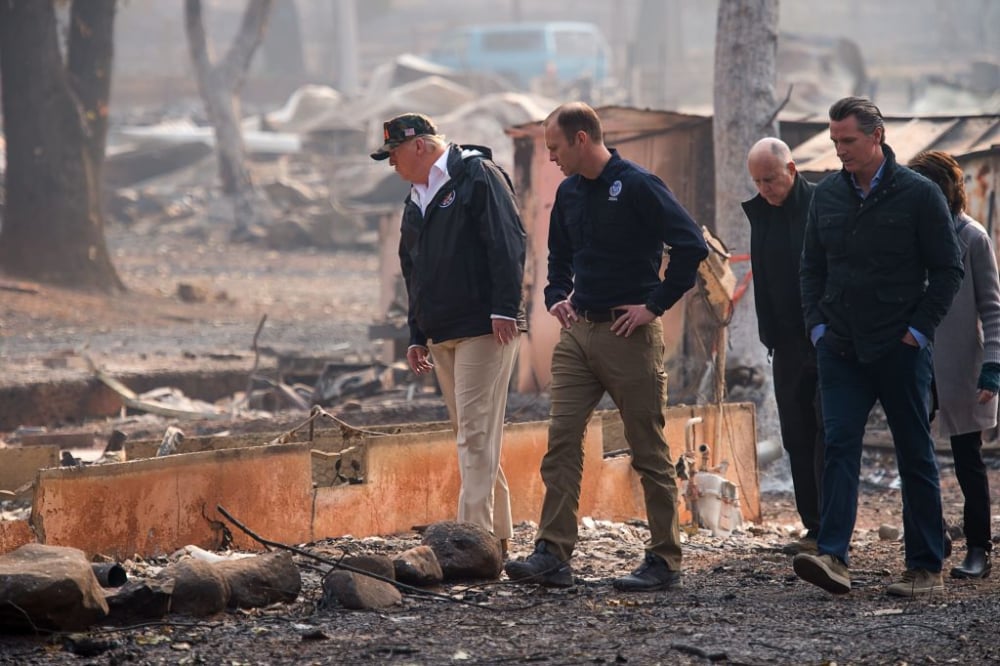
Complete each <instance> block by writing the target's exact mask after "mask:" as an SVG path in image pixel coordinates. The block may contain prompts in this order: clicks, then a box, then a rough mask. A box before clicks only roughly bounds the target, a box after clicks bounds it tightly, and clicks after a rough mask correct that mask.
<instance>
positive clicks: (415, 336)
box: [371, 113, 527, 550]
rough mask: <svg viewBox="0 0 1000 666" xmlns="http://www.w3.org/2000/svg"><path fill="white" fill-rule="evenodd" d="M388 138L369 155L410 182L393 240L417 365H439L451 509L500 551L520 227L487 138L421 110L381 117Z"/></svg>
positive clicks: (506, 500)
mask: <svg viewBox="0 0 1000 666" xmlns="http://www.w3.org/2000/svg"><path fill="white" fill-rule="evenodd" d="M384 139H385V143H384V145H383V146H382V147H381V148H379V149H378V150H377V151H375V152H374V153H372V155H371V157H372V159H375V160H384V159H387V158H388V160H389V164H390V165H392V166H393V167H395V169H396V172H397V173H398V174H399V175H400V177H401V178H403V179H404V180H407V181H409V182H410V183H411V185H412V187H411V188H410V194H409V196H407V198H406V201H405V202H404V204H403V206H404V208H403V220H402V227H401V236H400V243H399V259H400V264H401V266H402V272H403V279H404V281H405V282H406V290H407V293H408V296H409V326H410V346H409V349H408V350H407V352H406V359H407V362H408V363H409V365H410V368H411V369H412V370H413V372H415V373H416V374H418V375H420V374H424V373H426V372H429V371H430V370H431V369H434V371H435V373H436V375H437V380H438V384H439V385H440V387H441V393H442V394H443V395H444V399H445V403H446V404H447V406H448V414H449V416H450V417H451V422H452V427H453V428H454V429H455V433H456V438H457V442H458V464H459V472H460V474H461V479H462V487H461V491H460V494H459V499H458V520H459V521H462V522H471V523H475V524H477V525H479V526H480V527H483V528H484V529H486V530H488V531H490V532H492V533H493V534H494V535H495V536H496V537H497V538H499V539H500V540H501V545H502V548H503V549H504V550H506V543H507V539H509V538H510V537H511V536H512V534H513V532H512V525H511V514H510V496H509V491H508V488H507V480H506V478H504V474H503V470H502V469H501V467H500V447H501V441H502V435H503V421H504V411H505V409H506V406H507V389H508V384H509V383H510V377H511V373H512V371H513V368H514V360H515V357H516V355H517V349H518V342H519V339H518V334H519V333H520V332H522V331H526V330H527V323H526V322H527V319H526V317H525V312H524V306H523V298H522V293H521V284H522V279H523V277H524V259H525V232H524V227H523V226H522V225H521V218H520V217H519V215H518V210H517V203H516V201H515V200H514V189H513V185H512V184H511V182H510V179H509V178H508V177H507V174H506V173H505V172H504V171H503V170H502V169H501V168H500V167H499V166H497V164H495V163H494V162H493V160H492V154H491V152H490V150H489V149H488V148H484V147H482V146H458V145H455V144H449V143H447V142H446V141H445V140H444V137H443V136H440V135H439V134H438V132H437V128H436V127H435V126H434V123H433V122H432V121H431V120H430V118H428V117H427V116H424V115H420V114H416V113H407V114H403V115H401V116H397V117H395V118H393V119H392V120H389V121H387V122H386V123H385V124H384ZM431 358H433V360H434V362H433V363H432V362H431Z"/></svg>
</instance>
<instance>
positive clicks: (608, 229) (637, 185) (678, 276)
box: [505, 102, 708, 591]
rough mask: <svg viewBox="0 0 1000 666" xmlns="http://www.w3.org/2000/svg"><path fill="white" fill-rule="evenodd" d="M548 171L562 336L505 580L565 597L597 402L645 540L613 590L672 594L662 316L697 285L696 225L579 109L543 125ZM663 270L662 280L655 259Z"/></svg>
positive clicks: (675, 563) (677, 558)
mask: <svg viewBox="0 0 1000 666" xmlns="http://www.w3.org/2000/svg"><path fill="white" fill-rule="evenodd" d="M545 146H546V148H548V151H549V160H550V161H552V162H555V163H556V164H558V165H559V168H560V169H561V170H562V172H563V174H564V175H565V176H566V179H565V180H563V181H562V183H561V184H560V185H559V189H558V190H557V191H556V199H555V202H554V203H553V205H552V212H551V215H550V219H549V272H548V285H547V286H546V287H545V305H546V307H548V309H549V313H550V314H551V315H552V316H553V317H555V318H556V319H558V320H559V323H560V325H561V326H562V331H561V333H560V335H559V342H558V344H556V348H555V350H554V351H553V352H552V388H551V395H552V408H551V414H550V416H551V418H550V423H549V445H548V450H547V451H546V453H545V457H544V458H543V459H542V469H541V473H542V481H543V482H544V483H545V500H544V501H543V503H542V517H541V519H540V520H539V524H538V533H537V534H536V536H535V551H534V552H533V553H532V554H531V555H529V556H528V557H527V558H525V559H524V560H522V561H511V562H508V563H507V566H506V567H505V570H506V572H507V575H508V576H509V577H510V578H511V580H514V581H519V582H526V583H537V584H541V585H547V586H552V587H568V586H570V585H573V573H572V569H571V568H570V565H569V564H568V561H569V559H570V557H571V556H572V554H573V549H574V547H575V546H576V540H577V521H578V515H577V512H578V509H579V502H580V482H581V478H582V474H583V437H584V431H585V429H586V427H587V422H588V421H589V419H590V416H591V414H593V412H594V408H595V407H596V406H597V403H598V401H600V399H601V397H602V396H603V395H604V393H605V391H606V392H607V393H608V394H609V395H610V396H611V398H612V400H614V401H615V404H616V405H617V406H618V409H619V411H620V412H621V416H622V421H623V423H624V425H625V439H626V441H627V442H628V446H629V449H630V450H631V452H632V468H633V469H635V471H636V472H637V473H638V474H639V476H640V477H641V479H642V488H643V494H644V499H645V502H646V517H647V519H648V521H649V533H650V540H649V543H648V545H647V547H646V552H645V554H644V557H643V562H642V564H640V565H639V567H638V568H636V569H635V571H633V572H632V573H631V574H630V575H627V576H623V577H621V578H617V579H615V580H614V582H613V585H614V587H615V588H616V589H618V590H623V591H655V590H666V589H671V588H675V587H677V586H678V585H680V583H681V541H680V533H679V528H678V523H677V480H676V470H675V468H674V465H673V464H672V463H671V461H670V451H669V450H668V448H667V441H666V439H665V436H664V432H663V429H664V426H665V425H666V402H667V373H666V372H665V371H664V369H663V354H664V341H663V325H662V323H661V321H660V315H662V314H663V313H664V311H666V310H667V309H669V308H670V307H672V306H673V305H674V304H675V303H677V302H678V301H679V300H680V299H681V297H682V296H683V295H684V292H686V291H687V290H688V289H690V288H691V287H692V286H694V283H695V278H696V276H697V273H698V264H700V263H701V261H702V260H703V259H704V258H705V257H706V256H707V254H708V247H707V246H706V244H705V238H704V236H703V234H702V232H701V230H700V229H699V228H698V225H697V224H696V223H695V221H694V220H693V219H692V218H691V216H690V215H689V214H688V212H687V211H686V210H684V207H683V206H681V204H680V203H679V202H678V201H677V199H676V198H675V197H674V195H673V193H672V192H671V191H670V190H669V189H668V188H667V186H666V184H664V182H663V181H662V180H660V179H659V178H658V177H657V176H656V175H655V174H652V173H650V172H649V171H646V170H645V169H643V168H642V167H640V166H639V165H637V164H635V163H634V162H630V161H628V160H625V159H622V158H621V157H620V156H619V155H618V152H617V151H616V150H614V149H610V148H608V147H607V146H605V145H604V133H603V129H602V127H601V121H600V118H598V116H597V113H596V112H595V111H594V110H593V109H592V108H590V107H589V106H588V105H586V104H584V103H583V102H573V103H569V104H564V105H563V106H560V107H559V108H557V109H556V110H555V111H553V112H552V113H551V114H549V117H548V118H547V119H546V120H545ZM665 246H669V248H670V250H669V251H670V262H669V263H668V265H667V269H666V271H665V272H664V273H663V274H662V275H663V277H662V278H661V277H660V276H661V272H660V269H661V266H662V262H663V251H664V247H665Z"/></svg>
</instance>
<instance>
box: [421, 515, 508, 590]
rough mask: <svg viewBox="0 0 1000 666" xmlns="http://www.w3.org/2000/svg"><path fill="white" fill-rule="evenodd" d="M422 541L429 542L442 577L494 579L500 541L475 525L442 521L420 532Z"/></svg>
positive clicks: (500, 562)
mask: <svg viewBox="0 0 1000 666" xmlns="http://www.w3.org/2000/svg"><path fill="white" fill-rule="evenodd" d="M422 544H423V545H425V546H430V548H431V550H433V551H434V555H435V556H436V557H437V560H438V562H439V563H440V565H441V571H442V573H443V574H444V580H496V579H497V578H499V577H500V571H501V569H502V567H503V559H502V556H501V554H500V541H499V540H498V539H497V538H496V537H494V536H493V535H492V534H490V533H489V532H487V531H486V530H484V529H483V528H482V527H479V526H478V525H473V524H472V523H456V522H451V521H443V522H440V523H434V524H433V525H431V526H429V527H428V528H427V530H426V531H425V532H424V538H423V541H422Z"/></svg>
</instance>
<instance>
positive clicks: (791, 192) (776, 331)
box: [743, 137, 823, 555]
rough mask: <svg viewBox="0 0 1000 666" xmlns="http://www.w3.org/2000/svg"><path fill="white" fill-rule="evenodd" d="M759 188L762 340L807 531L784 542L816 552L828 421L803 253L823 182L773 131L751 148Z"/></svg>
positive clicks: (754, 231)
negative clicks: (805, 315)
mask: <svg viewBox="0 0 1000 666" xmlns="http://www.w3.org/2000/svg"><path fill="white" fill-rule="evenodd" d="M747 170H748V171H749V172H750V177H751V178H752V179H753V182H754V185H755V186H756V187H757V191H758V192H759V194H757V196H755V197H754V198H753V199H750V200H749V201H744V202H743V211H744V212H745V213H746V216H747V219H748V220H749V221H750V264H751V268H752V269H753V293H754V306H755V307H756V310H757V329H758V331H759V334H760V341H761V342H762V343H763V344H764V346H766V347H767V351H768V355H769V356H771V357H772V358H773V361H772V362H773V366H772V368H773V373H774V397H775V400H776V401H777V403H778V420H779V422H780V425H781V444H782V446H783V447H784V449H785V451H787V452H788V461H789V466H790V468H791V472H792V486H793V488H794V490H795V508H796V509H797V510H798V512H799V517H800V518H801V519H802V524H803V526H805V528H806V533H805V535H804V536H802V538H800V539H797V540H795V541H792V542H791V543H789V544H787V545H786V546H785V548H784V550H785V552H786V553H788V554H789V555H797V554H798V553H800V552H812V553H814V552H816V536H817V534H818V533H819V489H820V485H821V482H822V479H823V421H822V416H821V415H820V410H819V392H818V390H817V383H818V381H819V377H818V374H817V371H816V350H815V349H813V346H812V343H811V342H810V341H809V336H808V335H807V334H806V332H805V324H804V323H803V321H802V299H801V298H800V296H799V260H800V258H801V257H802V240H803V238H804V236H805V231H806V214H807V213H808V212H809V202H810V201H811V200H812V192H813V189H814V188H815V187H816V186H815V185H813V184H812V183H810V182H809V181H807V180H806V179H805V178H803V177H802V176H801V175H799V173H798V172H797V171H796V169H795V162H793V161H792V151H791V150H790V149H789V148H788V145H787V144H786V143H785V142H784V141H782V140H781V139H775V138H774V137H767V138H764V139H761V140H760V141H758V142H757V143H755V144H754V146H753V148H751V149H750V152H749V153H748V155H747Z"/></svg>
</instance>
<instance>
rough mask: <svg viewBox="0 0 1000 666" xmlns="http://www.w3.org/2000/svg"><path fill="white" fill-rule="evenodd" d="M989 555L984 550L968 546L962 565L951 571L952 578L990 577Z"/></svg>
mask: <svg viewBox="0 0 1000 666" xmlns="http://www.w3.org/2000/svg"><path fill="white" fill-rule="evenodd" d="M992 568H993V566H992V565H991V564H990V553H989V551H988V550H986V549H985V548H978V547H976V546H970V547H969V549H968V552H966V553H965V559H964V560H962V564H960V565H959V566H957V567H955V568H954V569H952V570H951V577H952V578H986V577H987V576H989V575H990V569H992Z"/></svg>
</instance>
